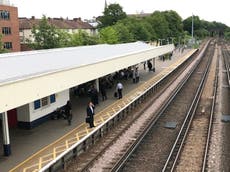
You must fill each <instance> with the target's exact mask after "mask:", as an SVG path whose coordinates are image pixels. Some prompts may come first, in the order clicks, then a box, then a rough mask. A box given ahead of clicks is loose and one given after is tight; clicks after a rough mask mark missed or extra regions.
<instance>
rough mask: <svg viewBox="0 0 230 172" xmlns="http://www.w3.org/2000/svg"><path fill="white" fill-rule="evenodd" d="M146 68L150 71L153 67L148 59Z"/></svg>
mask: <svg viewBox="0 0 230 172" xmlns="http://www.w3.org/2000/svg"><path fill="white" fill-rule="evenodd" d="M147 65H148V68H149V71H151V70H152V67H153V65H152V63H151V62H150V61H148V64H147Z"/></svg>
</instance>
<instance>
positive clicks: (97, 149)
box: [65, 57, 198, 171]
mask: <svg viewBox="0 0 230 172" xmlns="http://www.w3.org/2000/svg"><path fill="white" fill-rule="evenodd" d="M194 59H196V57H194ZM194 59H192V60H190V63H198V62H194ZM188 65H189V64H186V66H183V67H182V68H181V69H180V70H178V71H177V72H176V74H174V75H172V76H171V77H170V80H167V81H165V82H164V84H162V85H161V88H159V87H158V88H157V93H155V96H153V97H149V98H148V99H147V101H146V103H144V104H141V105H139V106H138V108H136V109H135V112H132V114H133V115H129V116H128V117H127V119H125V120H124V121H123V122H121V123H120V124H119V126H117V127H115V128H114V129H113V131H112V132H111V133H112V134H108V136H105V137H104V138H103V139H102V140H101V141H99V142H98V144H96V145H95V146H94V148H92V149H91V150H89V151H88V152H86V153H84V154H83V155H81V156H79V157H77V158H76V160H74V162H71V163H70V166H69V167H67V168H66V169H65V171H88V170H89V171H97V170H99V169H98V167H95V164H97V165H99V164H101V163H100V162H101V161H104V162H105V161H107V162H106V163H107V165H105V166H102V167H101V169H102V170H104V171H116V169H118V168H117V167H115V166H117V164H119V163H117V161H118V160H120V159H122V158H121V155H122V154H123V153H125V152H126V150H127V149H128V148H130V147H133V148H135V147H136V146H135V145H138V140H142V138H141V137H140V136H139V135H140V133H143V131H145V132H146V133H147V131H148V130H150V129H151V125H152V126H153V125H154V126H153V127H155V126H158V124H157V123H156V122H157V121H159V120H158V118H160V116H163V120H168V119H167V118H166V117H165V116H167V115H165V114H162V112H163V111H165V108H166V107H167V106H166V104H169V102H170V100H172V99H173V97H174V96H171V95H170V93H169V92H170V91H169V90H170V89H169V87H170V86H171V92H172V90H174V91H175V92H176V93H177V92H179V90H180V87H181V86H182V85H183V84H184V83H185V81H181V79H178V78H180V77H179V76H181V75H182V76H181V77H185V78H187V79H188V75H187V74H184V76H183V74H182V71H184V70H186V69H187V70H190V71H191V70H192V69H191V68H192V67H190V68H189V67H188ZM174 80H175V81H176V80H178V81H177V82H179V83H180V84H179V86H178V83H175V81H174ZM193 83H194V82H192V85H193ZM166 88H167V89H166ZM176 93H175V94H176ZM192 94H193V93H192ZM162 96H163V97H164V98H161V97H162ZM182 97H183V96H182ZM165 99H167V100H168V101H167V102H166V101H165ZM184 99H185V100H182V102H183V104H185V107H187V106H188V104H187V103H186V102H184V101H186V99H187V96H186V95H185V97H184ZM162 103H163V104H165V106H164V107H162ZM157 104H158V105H157ZM146 109H148V110H146ZM153 111H154V112H155V113H153ZM160 111H161V113H160ZM166 111H167V110H166ZM175 111H177V110H176V109H174V113H175ZM183 111H184V110H181V113H178V118H181V119H180V120H182V119H184V116H183ZM159 113H160V114H162V115H159ZM171 119H173V118H172V116H171ZM180 123H181V122H180ZM146 126H149V127H146ZM165 130H168V129H165ZM176 130H177V129H176ZM130 131H131V133H130ZM156 133H158V132H157V131H156ZM125 134H131V137H130V136H129V137H126V136H125ZM122 135H123V138H122ZM141 135H142V136H144V135H143V134H141ZM124 142H126V143H125V144H124ZM134 142H136V143H135V144H133V143H134ZM116 145H118V146H121V148H120V150H119V151H115V154H114V150H112V149H111V147H118V146H116ZM122 145H124V146H123V147H122ZM109 149H111V152H110V151H109ZM129 150H130V149H129ZM168 151H169V150H168ZM131 152H132V151H131ZM127 153H128V154H130V153H129V151H128V152H126V154H127ZM106 156H110V158H111V161H110V160H108V159H109V158H107V157H106ZM105 158H106V159H105ZM120 162H121V161H120ZM115 164H116V165H115ZM118 166H119V165H118Z"/></svg>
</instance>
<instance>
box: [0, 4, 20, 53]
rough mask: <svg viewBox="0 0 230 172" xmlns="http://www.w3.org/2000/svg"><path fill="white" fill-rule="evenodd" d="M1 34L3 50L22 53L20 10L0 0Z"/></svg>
mask: <svg viewBox="0 0 230 172" xmlns="http://www.w3.org/2000/svg"><path fill="white" fill-rule="evenodd" d="M0 34H2V42H3V48H5V49H8V50H10V51H13V52H16V51H20V38H19V22H18V8H17V7H13V6H10V2H9V1H8V0H0Z"/></svg>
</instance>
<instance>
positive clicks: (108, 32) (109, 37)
mask: <svg viewBox="0 0 230 172" xmlns="http://www.w3.org/2000/svg"><path fill="white" fill-rule="evenodd" d="M99 37H100V40H99V42H100V43H108V44H117V43H119V40H118V33H117V32H116V30H115V29H114V28H113V27H112V26H108V27H105V28H102V29H101V30H100V31H99Z"/></svg>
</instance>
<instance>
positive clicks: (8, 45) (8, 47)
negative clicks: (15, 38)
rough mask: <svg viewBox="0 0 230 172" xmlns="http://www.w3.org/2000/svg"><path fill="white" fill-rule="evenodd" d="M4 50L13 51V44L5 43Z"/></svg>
mask: <svg viewBox="0 0 230 172" xmlns="http://www.w3.org/2000/svg"><path fill="white" fill-rule="evenodd" d="M3 48H5V49H12V48H13V45H12V42H4V45H3Z"/></svg>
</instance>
